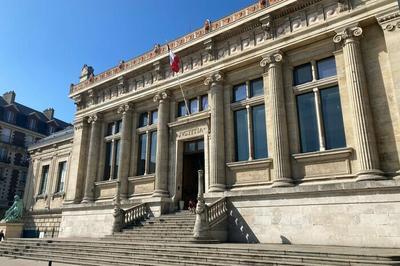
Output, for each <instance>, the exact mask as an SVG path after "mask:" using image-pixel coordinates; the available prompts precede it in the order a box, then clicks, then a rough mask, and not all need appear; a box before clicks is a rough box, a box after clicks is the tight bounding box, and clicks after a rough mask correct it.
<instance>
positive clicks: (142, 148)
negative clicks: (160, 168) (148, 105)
mask: <svg viewBox="0 0 400 266" xmlns="http://www.w3.org/2000/svg"><path fill="white" fill-rule="evenodd" d="M157 122H158V112H157V110H155V111H151V112H145V113H142V114H140V116H139V126H138V129H137V131H138V133H139V145H138V161H137V175H147V174H153V173H154V172H155V171H156V152H157Z"/></svg>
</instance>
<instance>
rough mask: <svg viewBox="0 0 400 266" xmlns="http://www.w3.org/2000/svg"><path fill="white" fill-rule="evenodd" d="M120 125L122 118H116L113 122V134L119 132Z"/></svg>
mask: <svg viewBox="0 0 400 266" xmlns="http://www.w3.org/2000/svg"><path fill="white" fill-rule="evenodd" d="M121 127H122V120H118V121H116V122H115V128H114V134H117V133H119V131H120V130H121Z"/></svg>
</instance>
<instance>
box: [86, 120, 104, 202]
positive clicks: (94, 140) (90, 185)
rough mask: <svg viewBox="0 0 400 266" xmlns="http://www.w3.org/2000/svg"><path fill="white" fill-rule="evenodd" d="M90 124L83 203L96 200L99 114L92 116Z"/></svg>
mask: <svg viewBox="0 0 400 266" xmlns="http://www.w3.org/2000/svg"><path fill="white" fill-rule="evenodd" d="M87 122H88V123H89V124H90V127H91V128H90V139H89V151H88V162H87V166H86V181H85V193H84V197H83V200H82V202H83V203H87V202H92V201H93V200H94V182H95V180H96V174H97V173H96V169H97V163H98V160H99V146H100V145H99V143H100V131H101V121H100V116H99V114H94V115H92V116H90V117H89V118H88V120H87Z"/></svg>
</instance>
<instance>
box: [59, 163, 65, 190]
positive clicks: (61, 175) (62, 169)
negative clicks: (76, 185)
mask: <svg viewBox="0 0 400 266" xmlns="http://www.w3.org/2000/svg"><path fill="white" fill-rule="evenodd" d="M66 170H67V162H65V161H64V162H59V163H58V184H57V192H62V191H64V182H65V174H66V172H67V171H66Z"/></svg>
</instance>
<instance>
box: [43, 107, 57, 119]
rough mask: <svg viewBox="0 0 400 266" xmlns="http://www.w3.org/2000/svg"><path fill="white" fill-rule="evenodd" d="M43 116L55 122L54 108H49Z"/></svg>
mask: <svg viewBox="0 0 400 266" xmlns="http://www.w3.org/2000/svg"><path fill="white" fill-rule="evenodd" d="M43 114H44V115H45V116H46V117H47V119H49V120H53V118H54V109H53V108H51V107H50V108H47V109H46V110H44V111H43Z"/></svg>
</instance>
